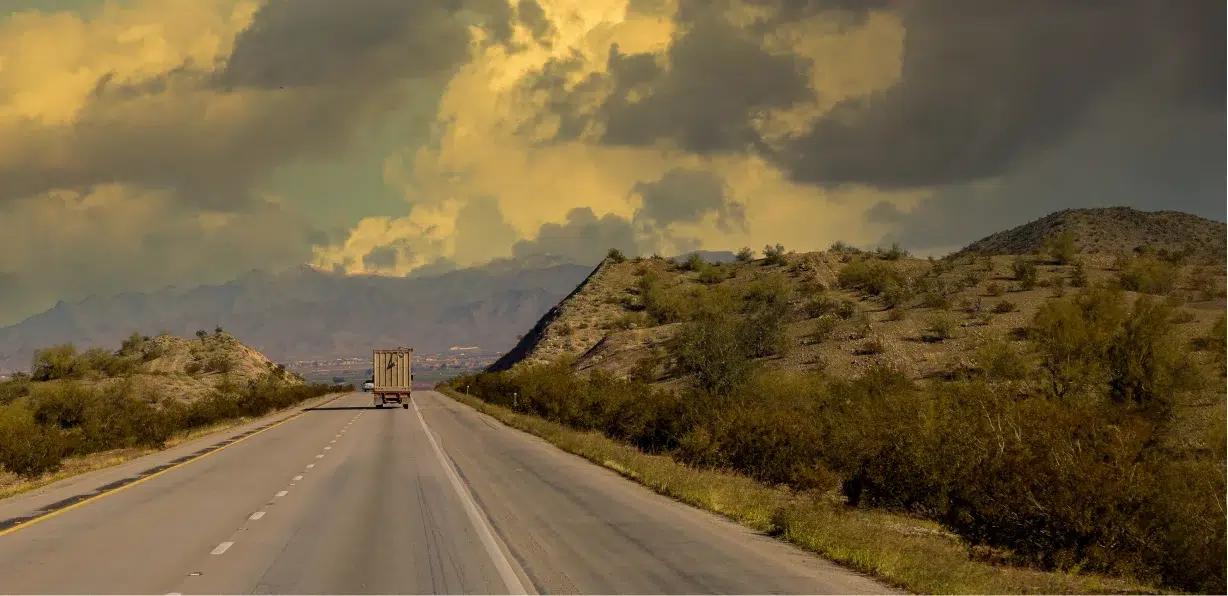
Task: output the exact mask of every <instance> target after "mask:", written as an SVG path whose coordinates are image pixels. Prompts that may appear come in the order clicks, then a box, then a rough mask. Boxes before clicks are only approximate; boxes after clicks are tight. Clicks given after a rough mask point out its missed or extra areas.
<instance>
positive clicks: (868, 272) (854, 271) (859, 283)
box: [837, 260, 900, 296]
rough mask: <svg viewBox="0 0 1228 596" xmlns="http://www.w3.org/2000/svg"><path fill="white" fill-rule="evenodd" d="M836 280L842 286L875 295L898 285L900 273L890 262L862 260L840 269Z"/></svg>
mask: <svg viewBox="0 0 1228 596" xmlns="http://www.w3.org/2000/svg"><path fill="white" fill-rule="evenodd" d="M837 281H838V282H839V284H840V287H842V288H845V289H850V290H858V291H861V292H865V293H866V294H870V295H873V296H877V295H879V294H882V293H883V292H885V291H887V289H888V288H890V287H892V286H898V285H900V273H899V271H898V270H897V269H896V268H895V267H894V266H893V265H891V264H890V263H886V262H883V261H878V260H863V261H856V262H853V263H849V264H848V265H845V266H844V267H843V268H842V269H840V273H839V275H838V276H837Z"/></svg>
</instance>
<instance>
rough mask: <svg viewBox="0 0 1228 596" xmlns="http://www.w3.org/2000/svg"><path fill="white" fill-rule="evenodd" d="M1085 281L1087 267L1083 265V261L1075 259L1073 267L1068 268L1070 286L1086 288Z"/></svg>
mask: <svg viewBox="0 0 1228 596" xmlns="http://www.w3.org/2000/svg"><path fill="white" fill-rule="evenodd" d="M1087 283H1088V281H1087V267H1086V266H1084V265H1083V261H1075V262H1074V267H1073V268H1072V269H1071V270H1070V285H1071V287H1075V288H1086V287H1087Z"/></svg>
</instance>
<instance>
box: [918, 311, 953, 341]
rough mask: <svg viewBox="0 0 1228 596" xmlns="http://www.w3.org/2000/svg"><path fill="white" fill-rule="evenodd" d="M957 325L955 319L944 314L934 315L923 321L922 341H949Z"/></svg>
mask: <svg viewBox="0 0 1228 596" xmlns="http://www.w3.org/2000/svg"><path fill="white" fill-rule="evenodd" d="M957 325H958V323H956V321H955V319H954V318H952V317H951V316H950V315H947V314H945V313H934V314H933V315H930V316H929V317H927V318H926V320H925V329H924V333H923V334H922V339H924V340H925V341H927V342H939V341H944V340H947V339H950V337H951V334H952V333H954V331H955V327H956V326H957Z"/></svg>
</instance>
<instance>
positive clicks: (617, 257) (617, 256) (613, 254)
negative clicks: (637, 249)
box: [605, 248, 627, 263]
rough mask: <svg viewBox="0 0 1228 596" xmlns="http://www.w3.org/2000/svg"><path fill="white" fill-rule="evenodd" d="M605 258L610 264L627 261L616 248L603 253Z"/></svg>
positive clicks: (625, 256)
mask: <svg viewBox="0 0 1228 596" xmlns="http://www.w3.org/2000/svg"><path fill="white" fill-rule="evenodd" d="M605 258H606V259H608V260H609V261H610V262H612V263H623V262H625V261H626V260H627V255H624V254H623V251H621V250H618V249H617V248H611V249H610V250H609V251H607V252H606V253H605Z"/></svg>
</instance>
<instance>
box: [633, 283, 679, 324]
mask: <svg viewBox="0 0 1228 596" xmlns="http://www.w3.org/2000/svg"><path fill="white" fill-rule="evenodd" d="M638 285H639V290H640V299H641V300H642V301H643V303H644V312H645V313H647V315H648V317H649V318H650V319H652V320H653V321H654V322H655V323H656V324H658V325H664V324H667V323H678V322H681V321H685V320H687V319H689V318H690V317H691V301H690V300H689V299H688V297H687V296H685V295H684V294H683V293H682V292H681V291H679V290H678V289H674V288H667V287H666V286H665V284H664V282H663V281H662V280H661V278H660V277H659V276H658V275H656V274H655V273H653V274H648V275H645V276H644V277H641V278H640V281H639V284H638Z"/></svg>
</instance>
